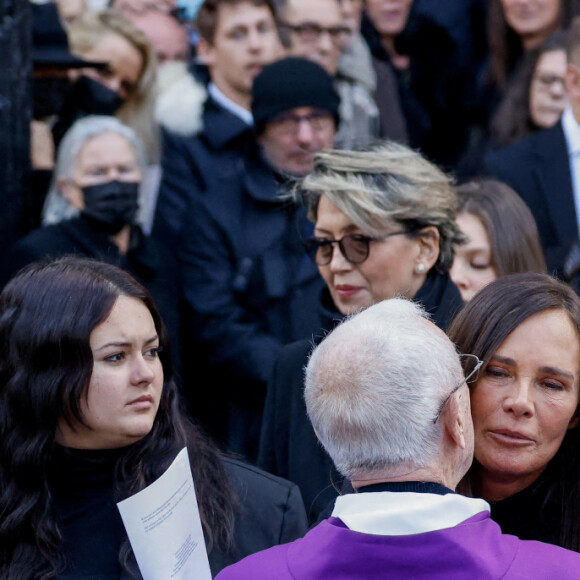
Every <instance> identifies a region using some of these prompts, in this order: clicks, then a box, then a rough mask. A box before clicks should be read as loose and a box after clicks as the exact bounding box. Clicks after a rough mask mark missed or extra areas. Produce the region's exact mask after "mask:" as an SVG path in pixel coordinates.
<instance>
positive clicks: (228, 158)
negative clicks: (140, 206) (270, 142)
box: [152, 97, 255, 247]
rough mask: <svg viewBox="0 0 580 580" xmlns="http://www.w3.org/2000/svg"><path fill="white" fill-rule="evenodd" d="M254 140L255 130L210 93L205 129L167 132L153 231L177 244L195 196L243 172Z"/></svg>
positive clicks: (163, 240) (205, 115)
mask: <svg viewBox="0 0 580 580" xmlns="http://www.w3.org/2000/svg"><path fill="white" fill-rule="evenodd" d="M254 140H255V137H254V131H253V128H252V127H251V126H249V125H247V124H246V123H244V122H243V121H242V120H241V119H240V118H239V117H237V116H236V115H234V114H233V113H231V112H230V111H227V110H226V109H224V108H223V107H222V106H221V105H219V104H218V103H216V102H215V101H214V100H213V99H212V98H211V97H209V98H208V100H207V101H206V104H205V108H204V112H203V129H202V130H201V131H200V132H199V133H197V134H196V135H192V136H191V137H180V136H178V135H174V134H171V133H168V132H165V133H164V135H163V155H162V172H163V173H162V178H161V184H160V186H159V196H158V199H157V207H156V211H155V220H154V223H153V232H152V235H153V237H154V238H156V239H158V240H161V241H162V242H163V243H165V244H167V245H170V246H171V247H173V245H174V244H177V242H178V239H179V236H180V233H181V230H182V228H183V227H186V228H187V227H189V221H188V219H187V215H188V214H187V210H188V207H189V204H190V202H191V200H192V199H193V198H194V197H196V196H199V194H203V193H205V192H207V191H208V190H210V189H211V190H213V191H215V188H212V186H211V184H212V183H213V180H214V178H215V177H216V176H219V177H220V178H221V177H227V176H228V175H235V174H237V173H238V172H239V171H240V163H241V161H240V160H241V159H243V158H244V157H245V155H246V154H247V149H248V147H249V146H250V144H253V143H254Z"/></svg>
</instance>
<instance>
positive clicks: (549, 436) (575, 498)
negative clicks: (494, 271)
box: [449, 273, 580, 578]
mask: <svg viewBox="0 0 580 580" xmlns="http://www.w3.org/2000/svg"><path fill="white" fill-rule="evenodd" d="M449 337H450V339H451V340H452V341H453V342H455V344H456V346H457V348H458V350H459V352H470V353H473V354H475V355H476V356H477V357H479V359H481V360H482V361H483V366H482V368H481V370H480V371H479V373H478V375H477V377H476V380H475V381H473V382H472V383H471V384H470V385H469V387H470V394H471V415H472V417H473V425H474V436H475V437H474V439H475V455H474V462H473V465H472V466H471V468H470V470H469V472H468V473H467V475H466V476H465V478H464V480H463V481H462V482H461V484H460V485H459V487H458V490H459V491H460V492H461V493H464V494H467V495H472V496H474V497H481V498H483V499H485V500H486V501H488V502H489V503H490V505H491V517H492V519H493V520H495V521H496V522H497V523H498V524H499V525H500V527H501V529H502V531H503V533H505V534H511V535H514V536H517V537H519V538H520V539H523V540H540V541H542V542H548V543H550V544H555V545H557V546H561V547H563V548H567V549H569V550H574V551H576V552H580V483H579V482H580V477H579V469H580V465H579V462H578V447H579V445H580V429H578V423H579V419H578V417H579V399H580V364H579V361H580V299H579V298H578V296H577V294H576V293H575V292H574V290H573V289H572V288H570V286H568V285H567V284H563V283H562V282H559V281H557V280H555V279H553V278H551V277H550V276H548V275H546V274H537V273H526V274H512V275H510V276H504V277H502V278H499V279H498V280H496V281H495V282H492V283H491V284H489V285H488V286H486V287H485V288H484V289H483V290H481V291H480V292H479V293H478V294H476V295H475V297H474V298H473V299H472V300H471V301H470V302H469V303H468V304H467V305H466V306H465V308H464V309H463V310H462V311H461V313H460V314H459V315H458V316H457V318H456V319H455V321H454V322H453V325H452V326H451V328H450V330H449ZM463 349H469V350H463ZM467 369H468V367H466V366H464V370H467ZM576 573H577V571H576ZM558 576H559V575H558ZM531 577H534V578H538V577H539V576H537V575H536V574H532V576H531ZM552 577H555V576H552Z"/></svg>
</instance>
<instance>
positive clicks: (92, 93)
mask: <svg viewBox="0 0 580 580" xmlns="http://www.w3.org/2000/svg"><path fill="white" fill-rule="evenodd" d="M124 102H125V101H124V100H123V99H122V98H121V97H120V96H119V95H118V94H117V93H116V92H115V91H112V90H111V89H109V88H108V87H106V86H105V85H102V84H101V83H99V82H97V81H95V80H93V79H90V78H89V77H85V76H82V77H80V78H79V80H78V81H76V83H74V84H73V86H72V90H71V91H70V93H69V95H68V99H67V100H66V102H65V103H64V105H63V107H62V108H61V110H60V113H59V118H58V120H57V122H56V123H55V125H54V127H53V129H52V136H53V137H54V144H55V146H56V147H58V145H59V144H60V142H61V141H62V138H63V137H64V134H65V133H66V132H67V131H68V130H69V129H70V128H71V126H72V124H73V123H74V122H75V121H76V120H78V119H80V118H81V117H86V116H87V115H114V114H115V113H116V112H117V110H118V109H119V107H121V105H122V104H123V103H124Z"/></svg>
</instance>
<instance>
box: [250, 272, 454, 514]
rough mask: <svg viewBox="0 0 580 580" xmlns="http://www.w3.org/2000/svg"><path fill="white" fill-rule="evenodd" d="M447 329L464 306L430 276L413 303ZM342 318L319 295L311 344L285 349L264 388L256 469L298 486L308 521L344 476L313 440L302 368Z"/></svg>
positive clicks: (446, 282) (446, 283)
mask: <svg viewBox="0 0 580 580" xmlns="http://www.w3.org/2000/svg"><path fill="white" fill-rule="evenodd" d="M414 300H415V301H416V302H420V303H421V304H422V305H423V306H424V307H425V308H426V310H427V311H428V312H429V313H430V314H431V315H432V320H433V322H435V323H436V324H437V325H438V326H439V327H440V328H443V329H446V328H447V327H448V326H449V325H450V324H451V322H452V320H453V318H454V317H455V315H456V314H457V312H459V310H460V309H461V307H462V305H463V303H462V301H461V296H460V294H459V291H458V290H457V288H456V287H455V285H454V284H453V283H452V282H451V280H450V279H449V277H448V276H447V275H440V274H434V275H431V276H430V277H429V278H428V279H427V281H426V282H425V284H423V286H422V287H421V289H420V290H419V292H418V293H417V295H416V296H415V299H414ZM341 319H342V316H341V314H340V313H339V312H338V311H337V310H336V308H335V307H334V304H333V303H332V300H331V298H330V294H329V292H328V290H327V289H324V291H323V293H322V301H321V309H320V318H319V320H320V324H321V326H320V327H319V331H318V333H317V334H316V335H315V336H314V337H313V340H302V341H299V342H296V343H294V344H291V345H288V346H287V347H285V348H284V349H283V350H282V352H281V354H280V356H279V357H278V359H277V360H276V365H275V367H274V372H273V373H272V379H271V381H270V382H269V384H268V394H267V397H266V404H265V407H264V420H263V425H262V433H261V437H260V453H259V456H258V465H259V466H260V467H262V468H263V469H265V470H266V471H269V472H271V473H275V474H276V475H279V476H280V477H284V478H286V479H289V480H290V481H293V482H294V483H296V484H297V485H298V486H299V487H300V491H301V492H302V497H303V498H304V504H305V506H306V512H307V514H308V519H309V521H310V522H311V523H313V522H315V521H316V520H317V519H318V517H319V515H320V514H321V513H323V512H324V511H325V510H326V508H328V506H329V504H330V503H331V502H333V501H334V499H335V498H336V496H337V495H338V490H339V489H340V488H341V486H342V483H343V477H342V476H341V475H340V474H339V473H338V472H337V471H336V469H335V467H334V464H333V462H332V460H331V459H330V457H329V456H328V455H327V453H326V451H325V450H324V449H323V447H322V446H321V445H320V443H319V442H318V439H317V437H316V435H315V433H314V430H313V429H312V425H311V424H310V421H309V420H308V416H307V414H306V405H305V403H304V397H303V390H304V381H303V379H304V367H305V366H306V363H307V362H308V356H309V355H310V352H311V351H312V349H313V347H314V346H315V345H316V344H318V342H320V341H321V340H322V338H324V335H325V334H326V333H327V332H329V331H330V330H332V328H334V326H335V325H336V324H337V322H338V321H340V320H341Z"/></svg>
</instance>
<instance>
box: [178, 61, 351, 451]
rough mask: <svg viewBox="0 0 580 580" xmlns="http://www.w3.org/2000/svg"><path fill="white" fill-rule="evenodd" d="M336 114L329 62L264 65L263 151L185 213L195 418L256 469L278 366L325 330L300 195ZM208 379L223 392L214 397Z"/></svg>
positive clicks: (222, 176)
mask: <svg viewBox="0 0 580 580" xmlns="http://www.w3.org/2000/svg"><path fill="white" fill-rule="evenodd" d="M338 108H339V99H338V95H337V94H336V92H335V90H334V87H333V83H332V79H331V77H330V76H329V75H328V74H327V73H326V71H325V70H324V69H323V68H322V67H320V66H319V65H317V64H315V63H313V62H311V61H309V60H306V59H303V58H295V57H289V58H285V59H281V60H278V61H276V62H273V63H271V64H269V65H267V66H265V67H264V68H263V69H262V71H261V72H260V74H259V75H258V76H257V77H256V80H255V81H254V85H253V101H252V116H253V120H254V131H255V135H256V137H257V143H256V145H255V146H254V148H253V149H250V148H248V149H247V151H246V155H245V157H244V158H243V159H241V160H240V161H239V162H238V163H237V164H236V165H234V166H233V167H218V166H215V169H214V171H215V174H216V175H214V176H213V186H212V188H210V189H208V190H207V191H206V192H205V193H204V195H197V196H195V197H192V202H191V205H190V206H189V207H188V208H187V211H186V212H184V215H176V216H175V218H176V219H179V218H181V220H182V223H183V233H182V237H181V239H180V240H179V244H180V258H181V267H182V272H183V277H184V287H185V297H186V300H187V306H188V310H187V313H186V316H185V317H184V319H185V320H186V321H187V322H188V323H189V324H190V327H189V332H188V334H189V336H190V337H191V338H192V340H193V344H192V345H191V347H190V349H189V350H190V351H191V353H192V355H191V356H190V357H189V359H188V362H189V366H188V368H189V370H190V372H191V375H190V376H191V380H190V381H188V384H190V385H191V388H192V393H193V394H194V395H195V396H194V398H193V400H192V407H191V409H192V413H193V414H194V416H195V417H198V418H200V419H201V418H202V416H203V415H205V419H204V424H205V425H206V427H207V428H208V429H210V432H211V433H212V434H214V436H215V437H216V438H218V440H219V441H220V442H224V443H225V444H226V445H227V447H228V449H230V450H232V451H235V452H236V453H243V454H244V455H245V456H246V457H248V458H249V459H251V460H252V461H255V459H256V456H257V450H258V440H259V437H260V427H261V422H262V410H263V406H264V397H265V391H266V385H267V381H268V379H269V377H270V374H271V371H272V366H273V364H274V361H275V360H276V357H277V355H278V353H279V352H280V350H281V349H282V346H283V345H284V344H288V343H290V342H293V341H295V340H299V339H302V338H306V337H309V336H311V334H312V332H313V331H316V330H317V318H316V313H317V310H318V294H319V292H320V288H321V287H322V280H321V279H320V277H319V275H318V272H317V270H316V266H315V265H314V264H313V263H312V262H310V261H309V260H308V258H307V257H306V255H305V254H304V250H303V248H302V244H301V241H302V239H303V238H305V237H308V236H310V235H311V234H312V226H311V224H309V223H308V220H307V216H306V208H305V207H304V205H303V204H302V203H300V202H296V203H295V202H294V201H293V200H292V199H291V196H290V191H291V188H292V187H293V184H294V181H295V180H296V179H298V178H300V177H303V176H304V175H306V174H307V173H308V172H309V171H311V170H312V168H313V165H314V157H315V155H316V153H318V152H319V151H321V150H324V149H330V148H331V147H332V143H333V141H334V136H335V134H336V128H337V124H338ZM186 186H187V184H186V183H185V184H184V187H186ZM184 372H185V370H184ZM209 382H213V383H215V384H216V385H219V388H215V389H210V390H207V389H204V387H203V386H204V385H206V384H208V383H209ZM196 385H200V388H201V389H203V390H204V391H205V392H204V394H203V401H202V397H200V396H199V395H198V394H197V392H196V391H195V386H196ZM204 403H205V406H206V408H205V409H204Z"/></svg>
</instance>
